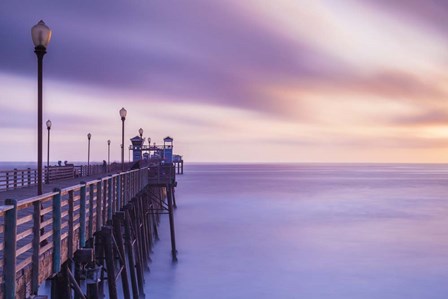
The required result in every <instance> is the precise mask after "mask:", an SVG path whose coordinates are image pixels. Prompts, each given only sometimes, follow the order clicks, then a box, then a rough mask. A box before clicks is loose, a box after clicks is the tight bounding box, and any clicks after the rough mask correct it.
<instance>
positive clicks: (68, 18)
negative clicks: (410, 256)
mask: <svg viewBox="0 0 448 299" xmlns="http://www.w3.org/2000/svg"><path fill="white" fill-rule="evenodd" d="M41 19H42V20H44V21H45V23H46V24H47V25H48V26H49V27H50V28H51V29H52V31H53V35H52V39H51V41H50V44H49V46H48V49H47V52H48V53H47V55H46V56H45V58H44V122H45V121H46V120H47V119H51V120H52V122H53V127H52V131H51V151H50V154H51V160H53V161H57V160H69V161H83V160H86V159H87V137H86V135H87V133H89V132H90V133H91V134H92V141H91V146H92V153H91V159H92V160H94V161H102V160H103V159H107V140H108V139H111V140H112V145H111V155H112V160H117V161H118V160H119V159H120V142H121V140H120V139H121V121H120V117H119V114H118V111H119V110H120V109H121V107H125V108H126V109H127V110H128V117H127V120H126V140H127V142H128V141H129V139H130V138H132V137H134V136H135V135H137V134H138V133H137V131H138V129H139V128H140V127H142V128H143V129H144V136H145V137H148V136H149V137H151V138H152V140H155V141H156V142H157V143H160V142H161V141H162V139H163V137H165V136H167V135H170V136H172V137H173V138H174V146H175V152H177V153H179V154H182V155H183V156H184V158H185V160H187V161H197V162H212V161H215V162H448V2H447V1H443V0H435V1H420V0H396V1H389V0H365V1H359V0H356V1H355V0H353V1H351V0H341V1H334V0H325V1H324V0H321V1H305V0H303V1H300V0H275V1H272V0H244V1H241V0H223V1H213V0H168V1H167V0H133V1H124V0H122V1H117V0H115V1H106V0H101V1H86V0H79V1H13V0H5V1H2V2H0V40H2V41H3V44H2V47H0V55H1V56H0V57H1V58H0V111H1V114H2V116H1V117H0V124H1V127H0V134H1V136H2V141H1V146H0V148H1V149H0V161H34V160H35V159H36V152H37V149H36V147H37V145H36V144H37V129H36V127H37V125H36V122H37V63H36V56H35V54H34V52H33V51H34V46H33V44H32V41H31V33H30V30H31V27H32V26H33V25H34V24H36V23H37V22H38V21H39V20H41ZM44 131H45V132H44V145H45V146H44V155H45V157H46V140H47V139H46V138H47V134H46V129H45V130H44ZM126 145H128V143H127V144H126ZM125 157H126V158H127V157H128V155H127V153H126V155H125Z"/></svg>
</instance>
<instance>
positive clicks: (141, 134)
mask: <svg viewBox="0 0 448 299" xmlns="http://www.w3.org/2000/svg"><path fill="white" fill-rule="evenodd" d="M138 133H139V134H140V138H143V129H142V128H140V129H138Z"/></svg>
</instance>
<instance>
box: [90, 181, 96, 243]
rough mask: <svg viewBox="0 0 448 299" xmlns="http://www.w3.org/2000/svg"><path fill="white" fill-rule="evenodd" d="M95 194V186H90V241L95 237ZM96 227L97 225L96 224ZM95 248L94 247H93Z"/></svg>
mask: <svg viewBox="0 0 448 299" xmlns="http://www.w3.org/2000/svg"><path fill="white" fill-rule="evenodd" d="M94 193H95V184H91V185H90V186H89V239H91V238H92V237H93V213H94V211H93V198H94ZM95 225H96V224H95ZM92 248H93V246H92Z"/></svg>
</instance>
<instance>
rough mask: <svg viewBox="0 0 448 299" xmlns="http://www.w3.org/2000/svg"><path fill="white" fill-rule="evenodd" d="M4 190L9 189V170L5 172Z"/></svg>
mask: <svg viewBox="0 0 448 299" xmlns="http://www.w3.org/2000/svg"><path fill="white" fill-rule="evenodd" d="M6 190H9V172H6Z"/></svg>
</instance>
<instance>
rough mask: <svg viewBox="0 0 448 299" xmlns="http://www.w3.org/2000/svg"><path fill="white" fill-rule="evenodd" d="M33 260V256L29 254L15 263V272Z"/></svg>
mask: <svg viewBox="0 0 448 299" xmlns="http://www.w3.org/2000/svg"><path fill="white" fill-rule="evenodd" d="M32 261H33V257H32V256H29V257H27V258H26V259H24V260H23V261H21V262H20V263H19V264H17V272H19V271H21V270H23V269H24V268H25V267H26V266H28V265H30V264H31V263H32Z"/></svg>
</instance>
